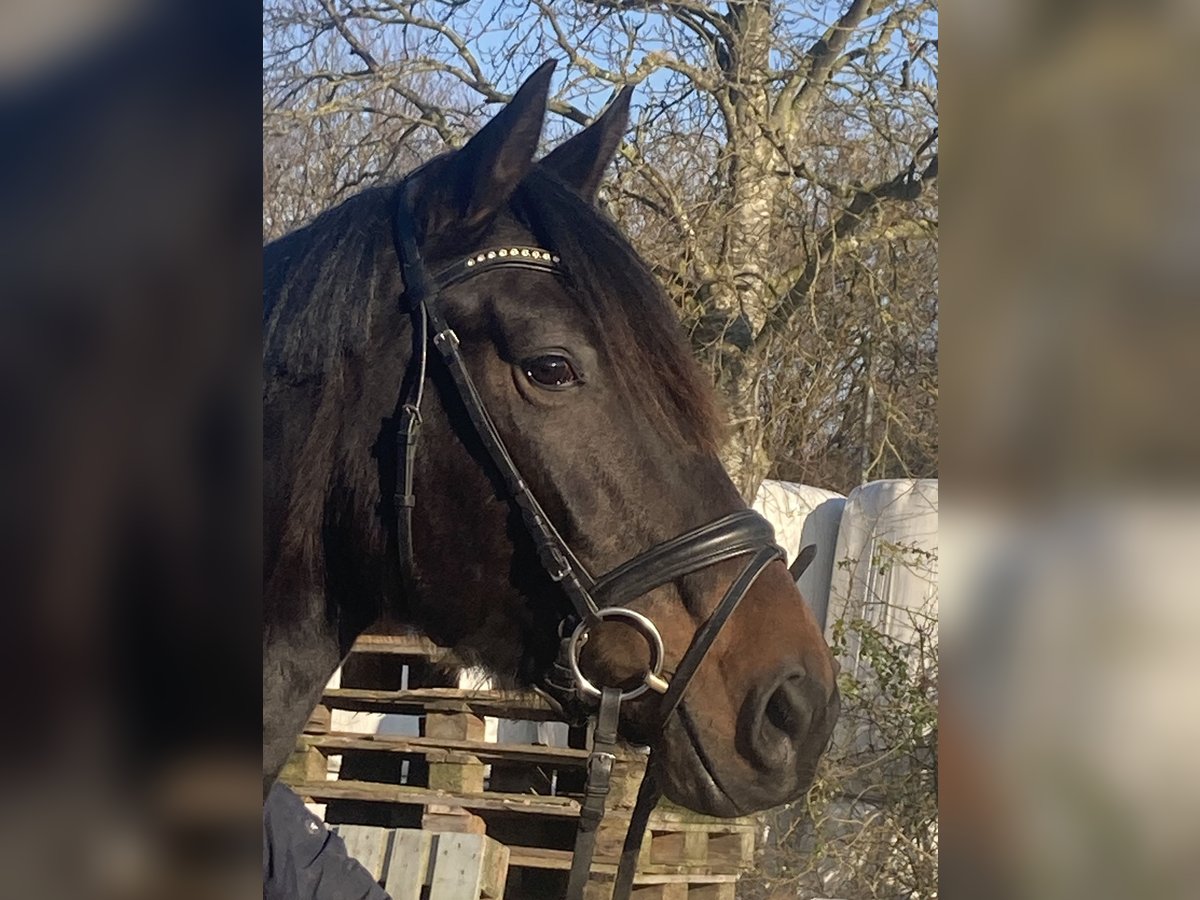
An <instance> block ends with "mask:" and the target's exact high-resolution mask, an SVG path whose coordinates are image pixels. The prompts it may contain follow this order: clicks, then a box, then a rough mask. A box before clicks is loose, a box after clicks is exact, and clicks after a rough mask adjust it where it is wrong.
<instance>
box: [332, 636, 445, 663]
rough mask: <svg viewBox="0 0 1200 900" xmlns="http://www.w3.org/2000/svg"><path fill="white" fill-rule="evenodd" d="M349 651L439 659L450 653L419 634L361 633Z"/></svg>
mask: <svg viewBox="0 0 1200 900" xmlns="http://www.w3.org/2000/svg"><path fill="white" fill-rule="evenodd" d="M350 652H351V653H394V654H398V655H401V656H423V657H426V658H430V659H440V658H442V657H446V656H449V655H451V651H450V650H449V649H448V648H446V647H439V646H438V645H437V644H435V643H434V642H433V641H431V640H429V638H427V637H424V636H422V635H419V634H362V635H359V637H358V640H356V641H355V642H354V646H353V647H351V648H350Z"/></svg>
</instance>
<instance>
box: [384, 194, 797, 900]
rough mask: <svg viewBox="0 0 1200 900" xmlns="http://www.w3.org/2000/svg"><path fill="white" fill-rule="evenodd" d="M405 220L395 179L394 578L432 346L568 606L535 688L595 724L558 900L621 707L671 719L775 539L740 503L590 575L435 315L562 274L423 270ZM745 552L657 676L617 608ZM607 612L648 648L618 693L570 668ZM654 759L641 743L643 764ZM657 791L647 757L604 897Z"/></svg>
mask: <svg viewBox="0 0 1200 900" xmlns="http://www.w3.org/2000/svg"><path fill="white" fill-rule="evenodd" d="M414 226H415V223H414V217H413V214H412V203H411V196H410V187H409V183H408V182H405V183H404V184H402V185H401V186H400V188H399V190H398V202H397V204H396V206H395V213H394V219H393V232H394V238H395V243H396V252H397V255H398V256H399V259H400V267H401V273H402V275H403V279H404V293H403V295H402V296H401V298H400V299H401V304H402V305H403V306H404V307H405V309H406V311H407V313H408V315H409V317H410V320H411V323H412V339H413V346H412V359H411V361H410V363H409V373H408V376H407V377H406V381H407V387H406V389H405V393H404V396H403V398H402V401H401V404H400V407H399V408H400V415H399V424H398V428H397V432H396V441H397V444H396V486H395V496H394V502H395V511H396V540H397V550H398V552H399V560H400V571H401V577H402V578H403V580H404V582H405V586H406V589H408V590H415V587H416V563H415V559H414V555H413V508H414V507H415V505H416V497H415V494H414V488H413V473H414V469H415V463H416V454H417V450H418V447H419V443H420V435H421V404H422V400H423V398H424V390H425V381H426V375H427V370H428V364H429V351H430V348H431V347H432V348H433V350H434V351H435V352H436V353H437V357H438V358H439V359H440V360H441V363H442V365H443V366H445V368H446V371H447V372H448V373H449V375H450V378H451V380H452V382H453V384H454V388H455V391H456V392H457V393H458V396H459V398H460V399H461V401H462V403H463V406H464V407H465V409H466V411H467V415H468V417H469V418H470V421H471V426H472V429H473V430H474V432H475V434H476V435H477V436H478V438H479V439H480V441H481V442H482V444H483V446H484V449H485V451H486V453H487V456H488V457H489V459H490V461H491V463H492V466H493V468H494V469H495V471H496V473H497V474H498V475H499V476H500V478H501V479H502V481H503V483H504V485H505V488H506V490H507V492H508V496H509V499H510V500H511V501H512V502H513V503H514V504H515V505H516V507H517V509H518V510H519V511H520V514H521V519H522V522H523V523H524V526H525V530H526V532H527V533H528V535H529V537H530V539H531V540H532V541H533V545H534V548H535V549H536V551H537V556H538V559H539V561H540V563H541V565H542V568H544V569H545V571H546V575H547V576H548V577H549V578H550V579H551V580H552V581H554V582H555V583H557V584H558V585H559V587H560V588H561V589H562V591H563V594H564V595H565V596H566V598H567V600H568V601H569V602H570V604H571V608H572V610H571V612H570V613H569V614H568V615H567V616H564V617H563V619H562V620H561V621H560V622H559V623H558V631H559V635H560V637H561V638H562V641H561V652H560V658H559V659H558V660H557V661H556V662H555V665H554V667H553V671H552V672H550V673H547V674H546V676H545V677H544V680H543V684H542V685H541V686H540V690H541V692H542V693H543V694H544V695H545V696H547V697H548V698H549V699H550V700H551V701H552V702H553V703H554V705H555V706H556V707H557V708H558V710H559V712H560V713H561V714H562V715H563V716H564V717H566V718H572V717H575V718H578V716H577V715H574V714H575V713H577V712H578V711H580V710H587V711H588V713H589V714H590V715H591V716H592V718H593V719H594V722H595V727H594V729H593V741H592V750H591V755H590V756H589V757H588V763H587V782H586V785H585V788H584V799H583V802H582V804H581V807H580V814H579V828H578V832H577V835H576V842H575V853H574V857H573V859H572V864H571V872H570V877H569V882H568V888H567V898H568V900H581V898H582V897H583V891H584V885H585V884H586V882H587V878H588V875H589V872H590V870H591V862H592V856H593V854H594V851H595V844H596V832H597V828H598V827H599V824H600V821H601V819H602V818H603V816H604V812H605V799H606V797H607V795H608V791H609V786H610V783H611V779H612V768H613V763H614V762H615V759H616V753H615V751H616V745H617V739H618V730H619V725H620V710H621V704H622V703H623V702H625V701H627V700H633V699H636V698H637V697H640V696H642V695H643V694H645V693H646V692H647V691H653V692H655V693H657V694H660V695H661V696H662V699H661V701H660V704H659V722H660V730H663V729H665V728H666V724H667V722H668V720H669V719H670V717H671V715H672V714H673V713H674V712H675V710H676V709H677V708H678V706H679V704H680V702H682V700H683V695H684V692H685V691H686V690H687V688H688V685H689V684H690V683H691V680H692V678H693V676H694V675H695V674H696V671H697V670H698V669H699V667H700V663H701V662H702V661H703V659H704V657H705V655H706V654H707V653H708V651H709V649H710V648H711V647H712V644H713V641H715V640H716V638H717V636H718V634H720V632H721V629H722V628H723V627H724V625H725V623H726V622H727V621H728V620H729V617H730V616H731V615H732V614H733V611H734V610H735V609H736V608H737V606H738V604H739V603H740V602H741V601H742V599H743V598H744V597H745V596H746V594H747V593H748V592H749V590H750V588H751V586H752V585H753V584H754V582H755V580H756V579H757V578H758V576H759V575H761V574H762V572H763V571H764V570H765V569H766V568H767V566H768V565H770V564H771V563H772V562H773V561H775V560H776V559H781V558H783V556H784V553H783V550H782V549H780V548H779V547H778V546H777V545H776V544H775V532H774V529H773V528H772V526H771V524H770V523H769V522H768V521H767V520H766V519H764V518H763V517H762V516H760V515H758V514H757V513H755V512H753V511H752V510H749V509H743V510H739V511H737V512H733V513H730V514H729V515H726V516H722V517H721V518H719V519H716V520H714V521H712V522H709V523H707V524H705V525H702V526H700V527H699V528H695V529H693V530H691V531H688V532H686V533H684V534H681V535H679V536H677V537H674V538H671V539H670V540H667V541H663V542H662V543H659V544H656V545H655V546H653V547H651V548H650V549H648V550H646V551H644V552H643V553H640V554H638V555H637V556H635V557H634V558H633V559H631V560H629V561H627V562H625V563H622V564H621V565H619V566H617V567H616V568H615V569H613V570H612V571H610V572H608V573H606V574H604V575H601V576H600V577H599V578H595V577H593V576H592V575H591V573H590V572H589V571H588V570H587V568H586V567H585V566H584V565H583V563H581V562H580V561H579V559H578V558H577V557H576V556H575V554H574V553H573V552H572V551H571V548H570V546H568V544H567V542H566V541H565V540H564V539H563V537H562V536H561V535H560V534H559V532H558V530H557V529H556V528H555V527H554V524H553V523H552V522H551V521H550V518H549V516H547V514H546V512H545V510H543V508H542V506H541V504H540V503H538V500H537V497H535V496H534V494H533V491H532V490H531V489H530V488H529V485H528V484H527V483H526V481H525V479H524V478H523V477H522V476H521V472H520V470H519V469H518V468H517V465H516V463H515V462H514V461H513V458H512V456H511V454H510V453H509V452H508V448H507V447H506V446H505V443H504V439H503V438H502V437H501V435H500V433H499V432H498V431H497V429H496V426H495V424H494V423H493V422H492V419H491V417H490V416H489V415H488V411H487V406H486V405H485V404H484V402H483V399H482V397H481V396H480V395H479V391H478V389H477V388H476V387H475V383H474V381H473V380H472V379H471V374H470V372H469V371H468V369H467V365H466V361H465V359H464V357H463V355H462V351H461V350H460V347H459V339H458V335H457V334H455V332H454V329H453V328H451V327H450V325H449V323H448V322H447V321H446V319H445V317H444V314H443V311H442V308H441V305H440V303H439V294H440V292H441V291H442V290H443V289H445V288H447V287H450V286H451V285H454V284H458V283H460V282H462V281H465V280H467V279H469V278H472V277H474V276H475V275H478V274H480V273H482V272H487V271H491V270H493V269H501V268H516V269H525V270H530V271H538V272H546V273H549V274H553V275H556V276H559V277H563V276H564V275H565V272H564V270H563V269H562V267H561V260H560V259H559V257H558V256H557V255H555V254H554V253H552V252H551V251H549V250H545V249H543V248H540V247H521V246H518V247H496V248H490V249H485V250H483V251H480V252H477V253H475V254H473V255H472V256H469V257H466V258H463V259H460V260H457V261H455V262H454V263H452V264H450V265H449V266H446V267H445V268H442V269H441V270H439V271H438V272H437V273H436V274H434V275H431V274H430V273H429V270H428V269H427V268H426V266H425V263H424V261H423V260H422V258H421V253H420V249H419V246H418V241H417V235H416V232H415V228H414ZM747 554H753V556H752V557H751V559H750V561H749V562H748V563H747V564H746V565H745V567H744V568H743V569H742V572H741V574H740V575H738V577H737V578H735V579H734V581H733V583H732V584H731V585H730V586H729V588H728V590H726V592H725V595H724V597H723V598H722V600H721V602H720V603H719V604H718V605H717V607H716V609H715V611H714V612H713V613H712V615H711V616H710V617H709V619H708V620H707V621H706V622H705V623H704V624H703V625H702V626H701V627H700V628H699V629H698V630H697V631H696V634H695V635H694V636H693V638H692V641H691V643H690V644H689V646H688V648H687V650H686V652H685V653H684V655H683V657H682V659H681V660H680V663H679V665H678V666H677V667H676V670H675V673H674V674H673V675H672V676H670V677H669V678H668V677H667V676H665V675H664V673H663V664H664V661H665V649H664V647H663V641H662V636H661V635H660V634H659V631H658V628H657V627H656V626H655V624H654V622H653V621H652V620H650V619H649V618H647V617H646V616H644V615H643V614H642V613H639V612H637V611H636V610H633V609H629V608H627V607H626V606H624V605H623V604H626V603H629V602H631V601H633V600H635V599H637V598H638V597H640V596H642V595H644V594H646V593H648V592H649V591H651V590H654V589H655V588H657V587H661V586H662V585H665V584H668V583H670V582H673V581H676V580H677V579H679V578H682V577H683V576H685V575H688V574H691V573H693V572H697V571H699V570H701V569H704V568H707V567H709V566H712V565H715V564H716V563H719V562H723V561H725V560H729V559H733V558H734V557H739V556H744V555H747ZM614 618H615V619H621V620H623V621H625V622H626V623H627V624H630V625H632V626H633V627H634V628H635V629H636V630H637V631H638V632H639V633H640V634H641V635H642V636H643V638H645V640H646V641H647V643H648V645H649V647H650V651H651V662H650V667H649V668H648V669H647V671H646V672H645V673H644V675H643V678H642V682H641V684H639V685H637V686H636V687H634V688H631V689H629V690H620V689H618V688H615V687H609V686H597V685H595V684H593V683H592V682H591V681H590V680H589V679H588V678H587V677H586V676H585V675H584V673H583V671H582V670H581V668H580V665H579V652H580V650H581V649H582V647H583V645H584V644H585V643H586V641H587V637H588V633H589V631H590V630H591V629H592V628H593V627H595V626H596V625H597V624H599V623H600V622H601V621H603V620H605V619H614ZM653 761H654V756H653V751H652V756H651V760H650V763H653ZM660 796H661V791H660V789H659V787H658V782H657V779H656V778H655V776H654V772H653V767H652V765H651V764H648V765H647V768H646V775H645V778H644V779H643V782H642V787H641V789H640V790H639V792H638V798H637V802H636V805H635V807H634V810H633V813H632V816H631V821H630V828H629V831H628V833H627V835H626V839H625V845H624V847H623V849H622V853H621V862H620V866H619V868H618V871H617V876H616V882H615V884H614V890H613V900H625V898H627V897H628V896H629V893H630V891H631V890H632V885H633V877H634V873H635V871H636V867H637V858H638V852H639V850H640V848H641V842H642V838H643V835H644V834H645V829H646V823H647V822H648V821H649V817H650V813H651V812H652V811H653V809H654V807H655V805H656V804H657V802H658V800H659V798H660Z"/></svg>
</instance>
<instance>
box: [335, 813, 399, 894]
mask: <svg viewBox="0 0 1200 900" xmlns="http://www.w3.org/2000/svg"><path fill="white" fill-rule="evenodd" d="M337 834H338V837H340V838H341V839H342V840H343V841H345V843H346V852H347V853H348V854H350V856H351V857H353V858H354V859H357V860H358V861H359V862H360V863H362V865H363V868H365V869H366V870H367V871H368V872H370V873H371V874H372V875H374V876H375V879H376V880H377V881H378V880H379V879H380V878H381V877H382V876H383V866H384V862H385V860H386V859H387V843H388V830H387V829H386V828H377V827H375V826H372V825H338V826H337Z"/></svg>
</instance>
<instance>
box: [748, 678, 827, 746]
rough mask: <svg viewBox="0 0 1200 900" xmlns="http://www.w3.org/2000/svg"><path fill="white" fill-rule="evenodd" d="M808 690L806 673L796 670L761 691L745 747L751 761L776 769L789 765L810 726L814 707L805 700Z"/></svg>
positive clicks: (808, 700)
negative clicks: (748, 740) (747, 745)
mask: <svg viewBox="0 0 1200 900" xmlns="http://www.w3.org/2000/svg"><path fill="white" fill-rule="evenodd" d="M809 690H810V689H809V687H808V675H807V673H806V672H805V671H804V670H803V669H797V670H793V671H792V672H789V673H787V674H785V675H783V676H782V677H781V678H779V679H778V680H777V681H776V682H775V683H774V684H773V685H771V686H769V687H768V688H767V689H766V691H764V694H765V695H766V697H765V700H762V699H760V701H759V703H760V704H761V705H760V706H759V707H758V713H757V715H756V716H755V722H754V727H753V728H752V729H751V732H750V734H751V739H750V746H749V748H748V749H749V750H750V751H751V752H750V756H751V758H752V759H753V761H754V762H756V763H757V764H758V765H759V766H760V767H762V768H763V769H767V770H778V769H784V768H788V767H790V766H791V765H792V763H793V760H794V759H795V757H796V754H797V752H798V750H799V748H800V746H801V745H802V744H803V742H804V740H805V738H806V737H807V736H808V732H809V729H810V727H811V725H812V719H813V711H814V709H815V706H814V705H813V703H812V702H811V701H810V699H809V696H808V694H809ZM759 697H760V698H761V697H763V694H759Z"/></svg>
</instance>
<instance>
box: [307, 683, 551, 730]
mask: <svg viewBox="0 0 1200 900" xmlns="http://www.w3.org/2000/svg"><path fill="white" fill-rule="evenodd" d="M321 702H322V703H324V704H325V705H326V706H328V707H330V708H332V709H346V710H352V711H355V712H380V713H399V714H401V715H409V716H419V715H423V714H424V713H426V712H428V711H431V710H432V711H435V712H471V713H474V714H475V715H478V716H496V717H498V718H501V719H527V720H529V721H534V722H555V721H558V716H557V715H556V714H555V712H554V710H553V709H552V708H551V707H550V704H549V703H547V702H546V701H545V699H543V698H542V697H539V696H538V695H537V694H535V693H533V692H532V691H475V690H462V689H461V688H416V689H413V690H408V691H372V690H366V689H364V688H330V689H327V690H326V691H325V693H324V694H322V695H321Z"/></svg>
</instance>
